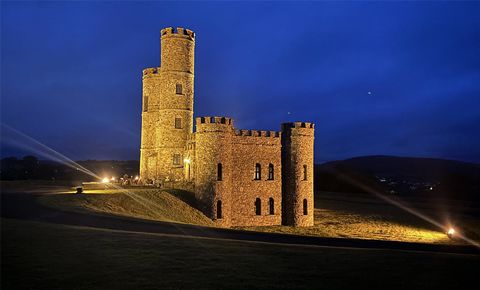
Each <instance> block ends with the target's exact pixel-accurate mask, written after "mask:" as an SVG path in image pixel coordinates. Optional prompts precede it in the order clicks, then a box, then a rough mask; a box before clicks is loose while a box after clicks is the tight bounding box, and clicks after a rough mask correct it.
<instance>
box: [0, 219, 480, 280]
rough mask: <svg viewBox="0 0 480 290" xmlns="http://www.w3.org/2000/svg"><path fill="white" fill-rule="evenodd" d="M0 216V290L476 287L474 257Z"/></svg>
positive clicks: (478, 264)
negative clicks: (117, 229) (84, 225)
mask: <svg viewBox="0 0 480 290" xmlns="http://www.w3.org/2000/svg"><path fill="white" fill-rule="evenodd" d="M1 222H2V224H1V234H2V243H1V247H2V248H1V249H2V250H1V253H2V254H1V255H2V257H1V258H2V259H1V286H2V287H1V288H2V289H39V288H44V289H47V288H48V289H71V288H75V289H106V288H107V289H125V288H130V289H145V288H209V289H210V288H222V289H231V288H236V289H246V288H305V287H309V288H317V289H322V288H328V289H351V288H357V289H358V288H365V289H367V288H368V289H405V288H409V289H417V288H421V289H444V288H445V289H447V288H448V289H476V288H477V287H476V286H475V285H476V283H478V279H477V277H478V269H480V258H479V256H468V255H455V254H434V253H409V252H401V251H384V250H347V249H330V248H321V247H308V246H286V245H276V244H265V243H253V242H232V241H220V240H213V239H201V238H184V237H170V236H162V235H148V234H140V233H125V232H113V231H105V230H96V229H91V228H82V227H72V226H62V225H53V224H43V223H36V222H25V221H17V220H10V219H2V220H1Z"/></svg>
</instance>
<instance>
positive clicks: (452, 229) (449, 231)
mask: <svg viewBox="0 0 480 290" xmlns="http://www.w3.org/2000/svg"><path fill="white" fill-rule="evenodd" d="M454 234H455V229H454V228H450V229H449V230H448V232H447V236H448V237H449V238H452V237H453V235H454Z"/></svg>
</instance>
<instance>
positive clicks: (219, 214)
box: [217, 200, 222, 219]
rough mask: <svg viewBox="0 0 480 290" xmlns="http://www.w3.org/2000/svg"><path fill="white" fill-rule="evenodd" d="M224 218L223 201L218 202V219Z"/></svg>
mask: <svg viewBox="0 0 480 290" xmlns="http://www.w3.org/2000/svg"><path fill="white" fill-rule="evenodd" d="M221 218H222V201H221V200H219V201H217V219H221Z"/></svg>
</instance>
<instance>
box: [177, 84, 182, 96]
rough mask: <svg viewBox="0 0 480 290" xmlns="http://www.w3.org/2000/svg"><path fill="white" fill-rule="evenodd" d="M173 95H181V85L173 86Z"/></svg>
mask: <svg viewBox="0 0 480 290" xmlns="http://www.w3.org/2000/svg"><path fill="white" fill-rule="evenodd" d="M175 93H176V94H177V95H183V87H182V84H177V85H176V86H175Z"/></svg>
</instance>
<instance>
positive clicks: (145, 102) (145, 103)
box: [143, 95, 148, 112]
mask: <svg viewBox="0 0 480 290" xmlns="http://www.w3.org/2000/svg"><path fill="white" fill-rule="evenodd" d="M143 111H144V112H146V111H148V96H147V95H145V96H143Z"/></svg>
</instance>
